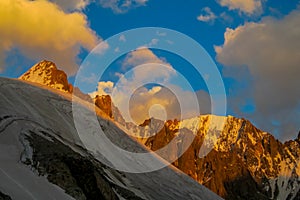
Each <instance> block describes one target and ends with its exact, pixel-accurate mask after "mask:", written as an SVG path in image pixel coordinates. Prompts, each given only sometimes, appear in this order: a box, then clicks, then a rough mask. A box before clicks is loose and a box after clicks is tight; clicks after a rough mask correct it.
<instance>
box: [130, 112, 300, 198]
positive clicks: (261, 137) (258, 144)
mask: <svg viewBox="0 0 300 200" xmlns="http://www.w3.org/2000/svg"><path fill="white" fill-rule="evenodd" d="M162 124H163V125H162ZM157 127H160V129H159V130H158V131H157ZM180 130H181V132H180ZM182 130H185V131H182ZM187 130H189V131H188V132H187ZM130 131H131V132H132V133H134V134H136V137H137V138H141V136H144V137H145V136H149V135H150V137H148V138H147V139H145V138H144V139H139V140H140V141H141V142H143V143H144V144H145V145H146V146H147V147H149V148H150V149H151V150H153V151H156V150H158V149H161V148H162V147H165V146H166V145H168V144H169V143H170V141H171V140H173V139H174V140H176V142H175V143H176V144H177V146H176V147H170V148H172V151H170V152H172V155H168V156H169V157H172V156H176V155H179V153H180V150H181V149H182V145H183V142H182V141H183V139H184V137H186V135H187V134H194V139H193V142H192V143H191V145H190V146H189V147H188V149H187V151H185V152H184V153H183V155H182V156H180V157H179V158H178V159H177V160H176V161H175V162H174V163H173V165H174V166H176V167H177V168H178V169H180V170H182V171H183V172H185V173H186V174H188V175H189V176H191V177H192V178H193V179H195V180H197V181H198V182H199V183H201V184H203V185H205V186H206V187H208V188H209V189H211V190H212V191H214V192H215V193H217V194H219V195H220V196H222V197H224V198H226V199H299V195H300V193H299V189H300V177H299V175H300V165H299V164H300V162H299V155H300V154H299V153H300V145H299V138H298V139H296V140H294V141H289V142H286V143H284V144H282V143H281V142H279V141H278V140H276V139H275V138H274V137H273V136H272V135H270V134H269V133H266V132H263V131H261V130H259V129H257V128H256V127H255V126H254V125H252V124H251V123H250V122H249V121H248V120H245V119H239V118H235V117H232V116H228V117H220V116H213V115H205V116H201V117H196V118H192V119H187V120H183V121H178V120H174V121H171V120H169V121H167V122H165V123H163V122H161V121H159V120H150V121H149V120H147V121H145V123H143V124H142V125H141V126H139V127H135V128H132V127H131V129H130ZM155 131H156V134H153V133H152V132H155ZM151 135H153V136H151ZM178 136H179V137H178ZM213 143H215V145H214V146H213V148H212V150H211V151H210V152H209V153H208V154H207V155H205V156H204V157H202V156H201V154H200V155H199V153H200V148H201V147H202V146H205V145H206V146H210V145H211V144H213Z"/></svg>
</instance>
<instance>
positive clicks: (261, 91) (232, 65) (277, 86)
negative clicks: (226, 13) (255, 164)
mask: <svg viewBox="0 0 300 200" xmlns="http://www.w3.org/2000/svg"><path fill="white" fill-rule="evenodd" d="M299 19H300V10H295V11H293V12H291V13H290V14H288V15H287V16H285V17H284V18H282V19H275V18H271V17H268V18H264V19H263V20H262V21H261V22H258V23H246V24H245V25H243V26H239V27H237V28H235V29H230V28H228V29H227V30H226V32H225V34H224V38H225V42H224V44H223V45H221V46H216V47H215V50H216V53H217V60H218V61H219V62H220V63H222V64H223V65H225V66H227V68H225V71H224V72H225V73H227V75H229V76H231V77H234V78H235V79H236V80H241V79H243V78H242V77H241V74H240V73H237V72H238V71H237V70H239V69H242V68H243V67H245V66H246V67H247V68H248V70H249V73H250V75H251V76H252V79H253V80H252V83H253V87H251V89H252V91H250V90H247V91H244V93H243V94H241V95H240V98H246V96H244V95H253V98H254V101H255V104H256V112H255V113H254V115H255V116H253V117H254V119H255V121H256V123H257V124H259V125H260V127H262V128H266V129H267V130H270V131H272V130H275V128H277V129H278V132H279V133H281V135H280V138H281V139H290V138H291V137H294V136H295V135H296V134H297V133H298V131H299V129H300V90H299V85H300V78H299V74H300V67H299V63H300V53H299V49H300V29H299V27H300V20H299ZM244 78H247V77H244ZM242 95H243V96H242ZM272 122H273V124H274V122H276V123H275V124H278V122H279V124H280V125H279V127H274V125H272Z"/></svg>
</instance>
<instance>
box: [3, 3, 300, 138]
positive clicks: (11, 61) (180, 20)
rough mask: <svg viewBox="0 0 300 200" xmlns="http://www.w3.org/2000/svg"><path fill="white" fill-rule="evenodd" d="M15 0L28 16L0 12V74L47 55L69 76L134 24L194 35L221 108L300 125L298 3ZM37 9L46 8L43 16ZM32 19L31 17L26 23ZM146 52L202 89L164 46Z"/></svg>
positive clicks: (264, 122) (267, 123) (280, 129)
mask: <svg viewBox="0 0 300 200" xmlns="http://www.w3.org/2000/svg"><path fill="white" fill-rule="evenodd" d="M20 2H22V3H23V7H25V6H28V8H27V9H28V10H30V9H32V10H34V11H35V12H34V13H35V14H30V13H29V12H28V13H26V11H24V12H23V11H22V12H20V16H21V15H22V14H23V15H26V16H28V17H26V18H24V17H23V18H21V17H20V18H18V17H13V16H12V15H10V14H9V13H8V12H7V13H5V12H2V13H4V14H2V15H5V16H2V20H1V21H0V26H2V28H1V31H0V36H1V38H4V39H3V42H2V43H0V48H1V50H0V58H1V60H2V63H1V69H2V71H1V76H5V77H12V78H16V77H18V76H20V75H21V74H22V73H24V72H25V71H26V70H28V69H29V68H30V67H31V66H32V65H33V64H35V63H36V62H38V61H39V60H41V59H48V60H52V61H54V62H55V63H57V65H58V67H60V68H61V69H63V70H65V71H66V72H67V73H68V74H69V77H70V81H71V82H73V81H74V74H75V73H76V68H77V67H79V66H80V63H81V62H82V61H83V60H84V59H85V56H86V55H87V54H88V52H89V51H90V50H91V49H93V47H94V46H95V45H96V44H97V43H98V42H97V41H100V40H106V39H108V38H110V37H112V36H113V35H115V34H119V33H120V32H123V31H126V30H130V29H134V28H141V27H162V28H168V29H172V30H175V31H178V32H181V33H183V34H186V35H187V36H189V37H191V38H192V39H194V40H195V41H197V42H198V43H199V44H201V45H202V46H203V47H204V49H205V50H206V51H207V52H208V54H209V55H210V56H211V58H212V59H213V60H214V62H215V63H216V64H217V67H218V69H219V71H220V74H221V76H222V78H223V80H224V85H225V89H226V93H227V98H228V99H227V101H228V110H227V111H228V112H227V114H230V115H234V116H237V117H245V118H247V119H250V120H251V122H253V123H254V124H255V125H257V126H258V127H259V128H261V129H263V130H266V131H270V132H272V133H274V134H275V136H276V137H278V138H280V139H282V140H287V139H291V138H295V137H296V135H297V132H298V130H299V129H300V121H299V118H300V117H299V116H300V112H299V108H300V101H299V99H300V98H299V97H300V96H299V95H300V94H299V92H298V90H297V87H296V86H297V85H298V84H299V81H297V79H296V77H294V74H297V72H300V71H299V67H297V65H298V63H299V62H298V61H299V59H298V57H300V56H298V57H297V55H299V49H298V47H299V46H300V44H299V41H300V36H299V34H298V33H299V31H298V30H296V28H294V27H297V25H300V22H299V20H300V18H297V16H298V13H300V9H299V1H295V0H290V1H280V0H273V1H272V0H245V1H233V0H202V1H201V0H187V1H179V0H174V1H167V0H163V1H159V0H126V1H118V0H95V1H89V0H75V1H71V0H64V1H56V0H53V1H51V2H50V1H46V0H45V1H35V2H40V3H36V4H35V3H29V1H27V0H21V1H19V3H20ZM55 3H56V5H55ZM1 4H3V5H1ZM17 4H18V2H17V1H16V0H13V1H9V0H5V1H3V2H2V3H0V7H1V6H2V8H0V9H5V11H9V10H10V13H13V12H17V11H18V9H21V7H22V6H20V8H18V6H16V5H17ZM50 7H51V9H49V8H50ZM46 8H48V9H46ZM43 9H45V10H46V12H47V13H49V16H48V17H47V18H45V19H44V17H45V16H42V15H43V13H44V12H45V11H44V10H43ZM31 13H32V12H31ZM31 15H32V16H31ZM33 18H36V19H38V20H34V21H31V20H32V19H33ZM39 19H40V22H39ZM60 19H61V20H60ZM36 21H38V22H37V23H38V24H35V23H36ZM13 26H16V28H12V27H13ZM24 27H25V28H24ZM26 27H27V28H26ZM29 29H31V30H32V31H30V30H29ZM43 31H44V32H43ZM1 32H2V34H1ZM37 32H40V34H38V33H37ZM224 34H225V35H224ZM22 36H24V38H25V39H24V38H22ZM30 37H31V38H30ZM279 38H280V39H279ZM26 40H28V41H31V42H28V41H26ZM226 40H227V42H226ZM61 45H62V46H61ZM64 45H65V46H64ZM216 46H218V47H216ZM50 49H51V50H50ZM150 50H151V52H152V53H153V54H154V56H153V55H152V54H151V52H147V55H149V56H150V57H151V56H152V57H151V59H159V60H161V61H158V62H162V63H165V64H170V66H172V67H173V68H174V69H175V70H178V71H180V72H182V73H183V74H184V75H185V76H186V77H188V80H189V81H190V84H191V85H192V87H193V88H194V89H195V90H196V91H199V90H203V91H206V92H208V90H207V87H206V85H205V82H204V77H201V76H199V75H197V74H196V73H195V70H193V69H192V68H193V67H192V66H191V65H190V64H189V63H188V62H186V61H185V60H184V59H181V58H179V57H178V56H176V55H173V54H171V53H168V52H164V51H160V50H155V49H150ZM297 51H298V54H297ZM66 52H68V53H66ZM272 55H274V56H275V57H273V56H272ZM276 55H277V56H276ZM132 56H140V54H136V55H132ZM155 56H156V58H155ZM127 58H128V55H124V56H123V57H120V58H119V59H117V60H116V61H115V62H114V63H113V64H112V65H111V67H110V70H108V73H107V74H106V76H105V77H104V78H103V79H102V81H109V80H111V81H113V82H114V81H116V80H117V79H118V77H117V76H115V74H116V72H120V73H124V71H120V70H121V67H122V63H124V62H126V59H127ZM272 60H274V62H272ZM275 60H276V62H275ZM140 64H142V63H140ZM283 68H284V70H283ZM283 72H284V73H285V75H284V76H283V75H282V74H283ZM282 76H283V77H282ZM279 83H284V84H279ZM178 86H180V84H179V85H178ZM273 86H274V87H273ZM270 88H271V89H270ZM148 89H149V91H150V89H151V88H148ZM288 90H290V91H291V92H290V93H288V92H287V91H288ZM89 92H90V91H89ZM264 95H266V96H265V97H264ZM283 97H284V98H283Z"/></svg>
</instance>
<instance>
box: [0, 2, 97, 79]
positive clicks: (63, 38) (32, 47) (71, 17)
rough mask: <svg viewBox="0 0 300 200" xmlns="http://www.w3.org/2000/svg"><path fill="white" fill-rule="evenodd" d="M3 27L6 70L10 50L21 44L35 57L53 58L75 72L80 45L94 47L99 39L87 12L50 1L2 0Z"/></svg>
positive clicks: (1, 49) (0, 46) (0, 18)
mask: <svg viewBox="0 0 300 200" xmlns="http://www.w3.org/2000/svg"><path fill="white" fill-rule="evenodd" d="M0 27H1V31H0V38H1V40H0V57H1V61H2V63H1V64H0V69H2V70H3V69H4V66H5V63H4V62H3V61H4V60H5V58H6V56H7V53H8V52H9V51H11V50H12V49H14V48H17V49H18V50H19V51H20V52H21V54H22V55H24V56H25V57H27V58H29V59H31V60H36V61H39V60H42V59H47V60H52V61H54V62H55V63H56V64H57V65H58V66H59V67H60V68H62V69H63V70H65V71H66V72H67V73H68V74H70V75H73V74H74V73H75V72H76V70H77V67H78V60H77V59H78V58H77V55H78V54H79V53H80V48H81V47H83V48H85V49H87V50H90V49H92V48H93V47H94V46H95V45H96V44H97V42H98V41H99V38H98V36H97V35H96V33H95V32H94V31H93V30H92V29H90V27H89V23H88V21H87V18H86V16H85V15H84V14H83V13H80V12H72V13H67V12H64V11H63V10H62V9H60V7H59V6H57V5H56V4H54V3H52V2H49V1H28V0H2V1H0Z"/></svg>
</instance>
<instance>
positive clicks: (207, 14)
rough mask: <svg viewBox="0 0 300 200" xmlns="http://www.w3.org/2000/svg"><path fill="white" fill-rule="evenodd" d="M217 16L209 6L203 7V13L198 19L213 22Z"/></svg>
mask: <svg viewBox="0 0 300 200" xmlns="http://www.w3.org/2000/svg"><path fill="white" fill-rule="evenodd" d="M216 18H217V16H216V15H215V13H213V12H212V11H211V9H210V8H209V7H205V8H203V9H202V14H200V15H199V16H198V17H197V19H198V20H199V21H202V22H208V23H211V24H213V23H214V21H215V19H216Z"/></svg>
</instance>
